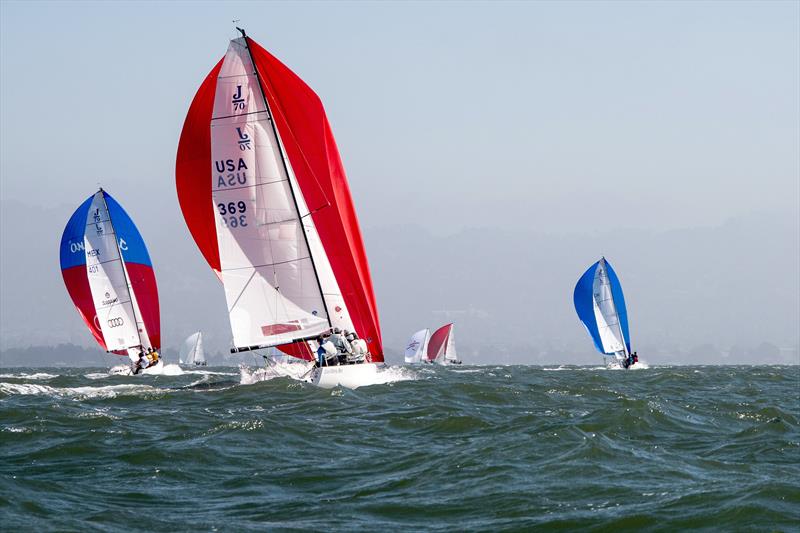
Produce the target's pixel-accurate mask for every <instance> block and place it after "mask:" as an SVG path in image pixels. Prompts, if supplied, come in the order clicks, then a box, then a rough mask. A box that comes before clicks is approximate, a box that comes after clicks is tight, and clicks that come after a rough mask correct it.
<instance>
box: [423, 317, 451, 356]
mask: <svg viewBox="0 0 800 533" xmlns="http://www.w3.org/2000/svg"><path fill="white" fill-rule="evenodd" d="M451 331H453V324H452V323H451V324H445V325H444V326H442V327H440V328H439V329H437V330H436V331H434V332H433V335H431V340H430V341H428V361H436V360H437V359H438V358H439V357H443V356H444V351H445V348H446V347H447V339H448V337H450V332H451Z"/></svg>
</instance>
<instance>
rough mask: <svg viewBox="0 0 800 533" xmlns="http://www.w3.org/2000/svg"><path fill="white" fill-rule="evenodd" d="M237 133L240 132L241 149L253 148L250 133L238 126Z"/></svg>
mask: <svg viewBox="0 0 800 533" xmlns="http://www.w3.org/2000/svg"><path fill="white" fill-rule="evenodd" d="M236 133H238V134H239V141H238V142H239V150H242V151H244V150H252V148H251V147H250V135H248V134H247V133H245V132H243V131H242V128H236Z"/></svg>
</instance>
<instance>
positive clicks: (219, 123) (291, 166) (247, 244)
mask: <svg viewBox="0 0 800 533" xmlns="http://www.w3.org/2000/svg"><path fill="white" fill-rule="evenodd" d="M237 29H238V30H239V32H240V33H241V37H238V38H235V39H233V40H231V41H230V44H229V46H228V50H227V52H226V53H225V56H224V57H223V58H222V59H221V60H220V61H219V62H218V63H217V64H216V66H214V68H213V69H212V70H211V72H210V73H209V74H208V76H207V77H206V78H205V80H204V81H203V83H202V85H201V86H200V88H199V89H198V91H197V93H196V95H195V97H194V100H193V101H192V104H191V106H190V108H189V112H188V114H187V116H186V121H185V123H184V126H183V131H182V133H181V138H180V143H179V145H178V154H177V162H176V184H177V189H178V199H179V201H180V205H181V210H182V211H183V216H184V219H185V220H186V224H187V225H188V227H189V231H190V233H191V234H192V236H193V238H194V240H195V242H196V244H197V246H198V247H199V248H200V251H201V252H202V254H203V256H204V257H205V259H206V261H207V262H208V264H209V266H210V267H211V268H212V269H213V270H214V272H215V273H216V274H217V276H218V277H219V279H220V280H221V281H222V284H223V286H224V288H225V297H226V301H227V307H228V316H229V319H230V325H231V331H232V334H233V345H234V347H233V348H232V350H231V351H232V352H241V351H246V350H257V349H261V348H269V347H272V346H277V347H278V348H279V349H280V350H281V351H283V352H284V353H287V354H289V355H292V356H294V357H297V358H300V359H305V360H308V361H313V360H314V355H313V354H314V352H315V350H316V349H317V348H318V343H317V339H318V338H319V337H320V335H322V334H324V333H326V332H328V331H330V330H331V329H332V328H340V329H342V330H347V331H348V332H352V333H355V334H357V335H358V336H359V337H360V339H362V340H363V341H364V346H365V351H366V352H368V356H367V358H366V361H367V362H366V363H363V364H353V365H343V366H331V367H327V366H323V367H315V368H311V369H309V372H308V376H309V377H308V379H309V381H311V382H312V383H314V384H316V385H319V386H322V387H333V386H336V385H342V386H346V387H356V386H360V385H366V384H370V383H374V382H376V381H378V380H379V378H377V374H378V373H379V371H380V370H381V369H382V368H379V364H380V367H383V365H382V363H383V348H382V345H381V333H380V325H379V322H378V310H377V306H376V303H375V295H374V293H373V289H372V280H371V277H370V272H369V265H368V263H367V256H366V252H365V250H364V244H363V240H362V237H361V231H360V229H359V226H358V217H357V216H356V212H355V208H354V206H353V201H352V198H351V196H350V189H349V186H348V183H347V178H346V177H345V172H344V167H343V165H342V161H341V159H340V157H339V151H338V149H337V147H336V141H335V140H334V138H333V133H332V131H331V127H330V124H329V123H328V119H327V116H326V115H325V110H324V109H323V107H322V103H321V101H320V99H319V97H318V96H317V95H316V94H315V93H314V91H312V90H311V88H310V87H309V86H308V85H306V84H305V83H304V82H303V80H301V79H300V78H299V77H298V76H297V75H296V74H295V73H294V72H292V71H291V70H289V68H287V67H286V66H285V65H284V64H283V63H281V62H280V61H279V60H278V59H276V58H275V57H274V56H272V55H271V54H270V53H269V52H267V51H266V50H265V49H264V48H262V47H261V46H260V45H259V44H258V43H256V42H255V41H253V39H251V38H250V37H248V36H247V35H246V34H245V32H244V30H241V29H239V28H237Z"/></svg>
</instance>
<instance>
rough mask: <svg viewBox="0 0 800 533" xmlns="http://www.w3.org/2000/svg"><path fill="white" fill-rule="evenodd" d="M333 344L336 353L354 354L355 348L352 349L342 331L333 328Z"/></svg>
mask: <svg viewBox="0 0 800 533" xmlns="http://www.w3.org/2000/svg"><path fill="white" fill-rule="evenodd" d="M331 342H332V343H333V345H334V346H336V351H337V352H339V353H340V354H349V353H353V348H351V347H350V343H349V342H347V339H346V338H345V337H344V335H342V330H341V329H339V328H333V335H331Z"/></svg>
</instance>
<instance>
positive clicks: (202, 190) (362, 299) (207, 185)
mask: <svg viewBox="0 0 800 533" xmlns="http://www.w3.org/2000/svg"><path fill="white" fill-rule="evenodd" d="M246 41H247V45H248V47H249V49H250V53H251V55H252V59H253V62H254V64H255V67H256V70H257V72H258V76H259V81H260V84H261V89H262V91H263V93H264V96H265V97H266V100H267V103H268V105H269V108H270V111H271V114H272V116H273V118H274V121H275V126H276V129H277V131H278V133H279V135H280V140H281V143H282V145H283V148H284V149H285V151H286V157H287V159H288V160H289V162H290V164H291V167H292V170H293V172H294V175H295V178H296V180H297V184H298V186H299V189H300V192H301V194H302V195H303V197H304V199H305V203H306V204H307V206H308V209H309V211H310V213H311V217H312V219H313V221H314V224H315V225H316V228H317V232H318V233H319V238H320V241H321V242H322V245H323V248H324V250H325V254H326V255H327V257H328V260H329V261H330V265H331V269H332V270H333V274H334V276H335V278H336V281H337V283H338V285H339V288H340V289H341V293H342V297H343V299H344V302H345V305H346V306H347V309H348V310H349V313H350V317H351V319H352V322H353V326H354V328H355V330H356V333H358V335H359V336H360V337H361V338H363V339H364V340H365V341H366V342H367V346H368V349H369V352H370V353H371V354H372V360H373V361H374V362H380V361H383V347H382V342H381V332H380V324H379V320H378V309H377V305H376V302H375V294H374V291H373V288H372V278H371V275H370V271H369V264H368V262H367V255H366V252H365V250H364V242H363V239H362V236H361V230H360V228H359V225H358V217H357V215H356V211H355V208H354V206H353V200H352V197H351V195H350V188H349V186H348V183H347V178H346V175H345V171H344V167H343V165H342V161H341V158H340V155H339V150H338V148H337V146H336V141H335V139H334V137H333V132H332V131H331V127H330V124H329V122H328V118H327V116H326V114H325V110H324V108H323V106H322V102H321V101H320V99H319V97H318V96H317V95H316V94H315V93H314V91H313V90H312V89H311V88H310V87H309V86H308V85H306V84H305V82H303V80H301V79H300V78H299V77H298V76H297V75H296V74H295V73H294V72H292V71H291V70H290V69H289V68H288V67H286V66H285V65H284V64H283V63H281V62H280V61H279V60H278V59H277V58H275V57H274V56H273V55H271V54H270V53H269V52H267V51H266V50H265V49H264V48H262V47H261V46H260V45H259V44H258V43H256V42H255V41H253V40H252V39H251V38H250V37H247V38H246ZM223 59H224V58H223ZM223 59H221V60H220V61H219V62H218V63H217V64H216V65H215V66H214V68H213V69H211V72H209V74H208V75H207V76H206V78H205V80H204V81H203V83H202V84H201V85H200V88H199V89H198V91H197V93H196V94H195V97H194V100H193V101H192V104H191V106H190V108H189V112H188V114H187V116H186V120H185V122H184V125H183V131H182V132H181V137H180V141H179V144H178V153H177V161H176V169H175V174H176V186H177V192H178V200H179V202H180V206H181V210H182V211H183V216H184V219H185V220H186V224H187V226H188V228H189V231H190V232H191V234H192V237H193V238H194V240H195V242H196V243H197V246H198V247H199V248H200V251H201V253H202V254H203V257H205V259H206V261H207V262H208V264H209V266H210V267H211V268H212V269H213V270H214V271H215V272H216V273H217V275H218V276H219V275H220V270H221V266H220V257H219V248H218V243H217V233H216V230H215V212H214V204H213V200H212V187H211V184H212V174H213V172H214V170H213V161H212V156H211V151H212V150H211V127H210V124H211V119H212V114H213V107H214V99H215V92H216V90H217V89H216V82H217V78H218V76H219V73H220V69H221V67H222V65H223ZM280 348H281V349H282V350H283V351H285V352H287V353H290V354H291V355H296V356H298V355H299V356H302V357H304V358H310V356H311V354H310V350H309V349H308V345H307V344H305V343H294V344H292V345H284V346H281V347H280Z"/></svg>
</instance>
